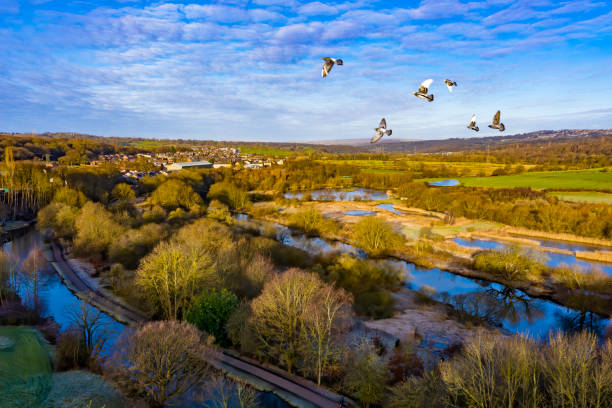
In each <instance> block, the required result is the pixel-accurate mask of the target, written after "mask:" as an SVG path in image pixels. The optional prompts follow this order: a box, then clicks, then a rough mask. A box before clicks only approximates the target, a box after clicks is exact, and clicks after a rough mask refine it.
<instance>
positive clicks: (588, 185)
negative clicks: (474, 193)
mask: <svg viewBox="0 0 612 408" xmlns="http://www.w3.org/2000/svg"><path fill="white" fill-rule="evenodd" d="M433 180H434V179H432V180H428V181H433ZM435 180H439V179H435ZM459 181H460V182H461V183H462V184H463V185H465V186H468V187H494V188H506V187H507V188H512V187H531V188H535V189H587V190H610V189H612V172H610V171H608V172H602V171H601V169H589V170H570V171H542V172H533V173H523V174H517V175H512V176H496V177H462V178H459Z"/></svg>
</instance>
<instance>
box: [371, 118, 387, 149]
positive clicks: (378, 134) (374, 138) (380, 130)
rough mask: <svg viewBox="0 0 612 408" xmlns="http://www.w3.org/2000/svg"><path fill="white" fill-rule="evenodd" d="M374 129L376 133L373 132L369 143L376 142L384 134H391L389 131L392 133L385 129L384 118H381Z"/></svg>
mask: <svg viewBox="0 0 612 408" xmlns="http://www.w3.org/2000/svg"><path fill="white" fill-rule="evenodd" d="M374 130H375V131H376V134H374V136H372V140H370V143H376V142H378V141H379V140H380V139H381V138H382V137H383V136H384V135H387V136H391V133H392V130H391V129H387V121H386V120H385V118H382V120H381V121H380V124H379V125H378V127H377V128H376V129H374Z"/></svg>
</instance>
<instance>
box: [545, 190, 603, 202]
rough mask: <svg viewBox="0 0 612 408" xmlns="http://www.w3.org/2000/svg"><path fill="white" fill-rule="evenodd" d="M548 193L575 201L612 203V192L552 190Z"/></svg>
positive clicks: (561, 198)
mask: <svg viewBox="0 0 612 408" xmlns="http://www.w3.org/2000/svg"><path fill="white" fill-rule="evenodd" d="M548 194H549V195H551V196H555V197H557V198H558V199H559V200H563V201H570V202H573V203H593V204H602V203H603V204H612V194H609V193H600V192H598V191H551V192H550V193H548Z"/></svg>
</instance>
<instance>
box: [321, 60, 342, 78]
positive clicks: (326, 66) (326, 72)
mask: <svg viewBox="0 0 612 408" xmlns="http://www.w3.org/2000/svg"><path fill="white" fill-rule="evenodd" d="M323 61H325V63H324V64H323V71H322V72H321V76H322V77H323V78H325V77H326V76H328V75H329V73H330V72H331V70H332V68H333V67H334V64H336V65H342V60H341V59H340V58H338V59H336V58H330V57H323Z"/></svg>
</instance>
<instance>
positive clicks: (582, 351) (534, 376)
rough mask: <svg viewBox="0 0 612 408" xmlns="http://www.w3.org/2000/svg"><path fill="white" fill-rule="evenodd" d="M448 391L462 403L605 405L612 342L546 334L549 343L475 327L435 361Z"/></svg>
mask: <svg viewBox="0 0 612 408" xmlns="http://www.w3.org/2000/svg"><path fill="white" fill-rule="evenodd" d="M440 372H441V376H442V380H443V381H444V383H445V389H446V391H447V393H448V395H449V397H450V398H451V399H453V400H455V401H461V404H459V406H465V407H476V406H479V407H501V406H506V407H535V406H538V407H575V408H578V407H585V408H587V407H604V406H610V405H611V404H612V342H611V341H609V340H608V341H607V342H606V343H605V344H603V345H601V346H600V345H599V344H598V342H597V337H596V336H595V335H593V334H589V333H587V332H583V333H580V334H577V335H571V336H567V335H563V334H561V333H557V334H551V336H550V338H549V341H548V344H540V343H537V342H535V341H533V340H531V339H529V338H526V337H522V336H518V335H515V336H513V337H511V338H500V337H499V336H498V335H495V334H491V333H486V332H479V334H478V336H476V337H475V338H474V339H473V340H472V341H470V342H468V343H467V344H466V345H465V348H464V350H463V352H462V353H461V354H459V355H458V356H456V357H455V358H453V359H452V360H449V361H445V362H443V363H442V364H441V366H440Z"/></svg>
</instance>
